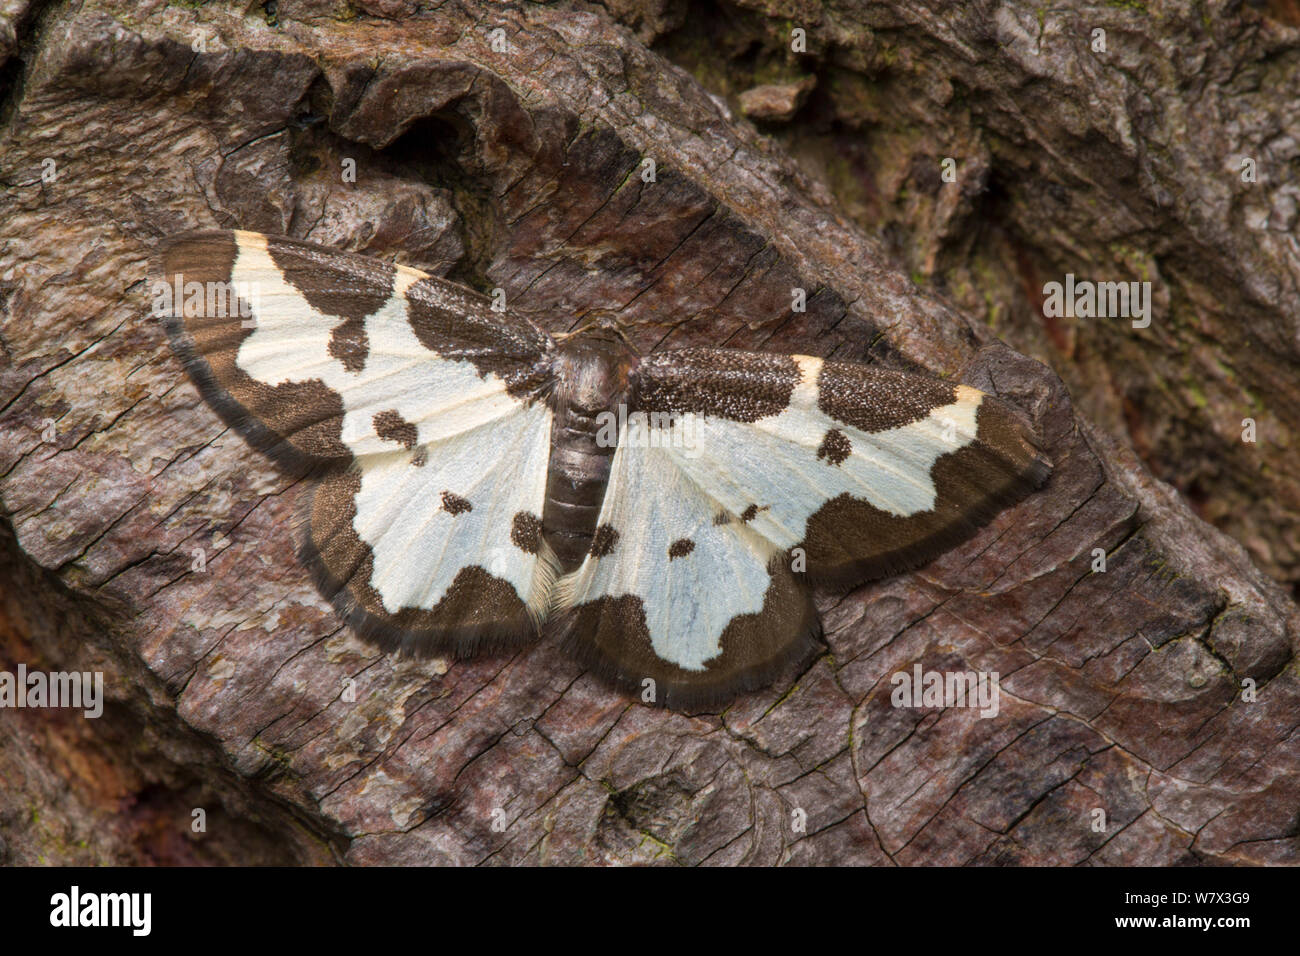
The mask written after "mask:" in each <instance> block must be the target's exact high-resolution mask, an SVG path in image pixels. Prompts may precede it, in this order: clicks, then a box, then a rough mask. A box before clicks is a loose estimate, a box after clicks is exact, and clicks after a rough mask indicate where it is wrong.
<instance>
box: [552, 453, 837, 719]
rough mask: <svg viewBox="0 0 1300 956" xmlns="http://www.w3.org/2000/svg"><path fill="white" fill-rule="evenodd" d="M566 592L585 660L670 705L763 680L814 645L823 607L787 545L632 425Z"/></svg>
mask: <svg viewBox="0 0 1300 956" xmlns="http://www.w3.org/2000/svg"><path fill="white" fill-rule="evenodd" d="M557 603H558V604H559V605H560V606H561V607H564V608H571V609H572V611H571V612H570V616H569V617H568V619H567V622H566V644H567V645H568V647H569V648H570V649H571V650H572V651H573V653H575V654H576V655H577V656H578V657H579V659H580V660H582V661H583V662H584V663H586V664H587V665H588V666H590V667H592V668H593V669H595V670H597V671H598V672H600V673H602V674H605V675H606V676H609V677H612V678H613V679H615V680H617V681H618V682H619V683H620V684H622V685H623V686H624V687H626V688H627V689H629V690H632V691H634V692H642V693H643V696H646V699H647V700H651V699H652V700H653V702H655V703H659V704H666V705H668V706H674V707H680V706H694V705H700V704H709V703H715V702H718V701H719V700H721V699H722V698H723V697H724V696H725V695H727V694H730V693H732V692H735V691H737V690H743V689H751V688H754V687H760V686H763V685H764V684H767V683H769V682H770V681H771V680H772V679H773V678H774V677H776V676H777V673H778V672H779V671H780V670H781V669H782V668H783V667H784V666H785V665H787V664H789V663H791V659H792V658H795V657H808V656H811V655H812V653H813V652H814V651H815V650H816V649H817V643H816V634H817V631H818V628H819V624H818V621H817V615H816V611H815V610H814V608H813V606H812V602H811V600H810V598H809V595H808V593H807V591H806V589H805V588H804V587H803V585H802V583H801V582H800V581H799V580H798V579H797V576H796V575H795V574H793V573H792V572H791V570H790V568H789V566H788V564H787V563H786V562H785V560H784V556H783V555H782V554H780V553H779V551H778V549H776V548H774V547H773V546H772V544H771V543H770V542H768V541H766V540H764V539H763V538H762V537H761V536H759V535H757V534H755V533H754V532H753V530H752V529H750V528H749V527H747V526H746V525H745V524H744V523H743V522H741V521H738V520H735V521H733V520H730V519H729V516H727V515H725V514H723V513H721V512H720V511H719V508H718V506H717V504H716V503H715V502H714V501H713V500H711V499H710V498H709V497H708V496H707V495H705V494H703V493H701V491H700V489H699V488H698V487H696V486H695V485H694V483H693V482H692V481H691V480H690V479H689V478H688V477H687V476H686V474H685V473H684V472H683V471H682V470H681V469H680V467H679V466H678V465H677V464H676V462H675V461H674V460H673V458H672V456H671V454H670V453H669V451H668V450H666V449H664V448H658V447H647V446H645V445H644V444H640V443H638V442H637V441H636V439H635V436H632V440H631V441H630V440H629V436H628V433H627V430H626V429H624V430H623V431H622V432H621V433H620V435H619V447H618V450H617V451H616V452H615V454H614V461H613V464H612V467H611V473H610V479H609V486H608V488H607V489H606V492H605V500H604V502H603V504H602V508H601V515H600V523H599V525H598V527H597V529H596V533H595V536H594V538H593V541H592V548H591V553H590V554H589V555H588V556H587V558H586V559H585V560H584V561H583V563H582V564H581V566H580V567H579V568H578V569H577V571H575V572H574V573H573V574H571V575H568V576H567V577H565V578H563V579H562V581H561V584H560V586H559V588H558V591H557ZM647 680H653V681H654V684H653V685H647V684H646V683H645V682H646V681H647ZM647 689H653V697H652V698H651V697H650V696H647V695H645V694H644V692H645V691H646V690H647Z"/></svg>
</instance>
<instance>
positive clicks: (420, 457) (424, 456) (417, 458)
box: [411, 445, 429, 468]
mask: <svg viewBox="0 0 1300 956" xmlns="http://www.w3.org/2000/svg"><path fill="white" fill-rule="evenodd" d="M428 462H429V449H427V448H425V447H424V446H423V445H421V446H420V447H419V448H417V449H415V454H414V455H412V456H411V464H412V465H414V466H415V467H416V468H423V467H424V466H425V465H426V464H428Z"/></svg>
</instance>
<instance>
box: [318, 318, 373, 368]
mask: <svg viewBox="0 0 1300 956" xmlns="http://www.w3.org/2000/svg"><path fill="white" fill-rule="evenodd" d="M327 348H328V350H329V353H330V355H331V356H333V357H334V358H336V359H338V360H339V361H340V362H342V363H343V367H344V368H345V369H347V370H348V371H349V372H360V371H362V370H364V369H365V367H366V356H367V355H369V354H370V347H369V344H368V343H367V340H366V320H365V319H359V318H351V319H348V320H347V321H346V322H342V323H340V324H339V325H336V326H334V330H333V331H332V332H330V343H329V345H328V346H327Z"/></svg>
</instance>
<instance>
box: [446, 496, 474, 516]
mask: <svg viewBox="0 0 1300 956" xmlns="http://www.w3.org/2000/svg"><path fill="white" fill-rule="evenodd" d="M442 510H443V511H445V512H447V513H448V514H451V515H459V514H464V513H465V512H467V511H473V510H474V506H473V505H472V504H470V503H469V499H468V498H462V497H461V496H460V495H457V494H453V493H452V492H450V491H444V492H443V493H442Z"/></svg>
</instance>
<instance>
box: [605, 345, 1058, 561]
mask: <svg viewBox="0 0 1300 956" xmlns="http://www.w3.org/2000/svg"><path fill="white" fill-rule="evenodd" d="M630 404H631V406H632V407H634V408H636V409H639V410H641V411H643V412H645V413H647V414H648V416H649V417H650V419H651V424H652V425H653V419H654V416H655V415H659V416H661V417H668V416H676V417H678V422H677V424H675V425H672V426H671V427H670V428H668V429H667V431H672V430H673V429H677V430H678V431H679V432H680V434H679V436H678V437H679V439H681V438H687V437H689V439H690V442H689V444H690V445H691V446H692V447H677V448H671V449H670V454H671V456H672V458H673V460H674V461H675V462H676V463H677V464H678V466H679V467H680V468H681V470H682V471H683V472H684V473H685V474H686V475H687V476H688V477H689V478H690V480H691V481H692V482H694V484H695V485H696V486H697V487H698V488H700V490H701V491H702V492H703V493H704V494H706V495H708V496H709V497H710V498H712V499H713V500H714V501H716V502H717V503H718V505H719V507H720V508H721V509H722V510H723V511H725V512H726V513H727V514H729V515H731V516H732V517H733V518H737V519H740V520H741V521H742V522H743V523H744V524H745V525H746V526H747V527H749V528H750V529H751V530H752V531H753V532H754V533H756V534H758V535H759V536H761V537H762V538H763V539H765V540H766V541H768V542H770V543H771V544H772V546H773V547H775V548H777V549H778V550H780V551H781V552H782V553H787V554H790V555H791V558H792V560H794V561H795V564H796V567H797V566H798V561H797V559H798V558H799V557H801V556H802V558H803V559H804V560H805V561H806V573H807V575H808V576H809V577H810V578H811V579H812V580H814V581H817V582H828V583H833V584H838V585H842V586H843V585H850V584H856V583H859V582H861V581H865V580H869V579H871V578H877V577H883V576H886V575H890V574H896V573H899V572H901V571H904V570H907V569H910V568H913V567H917V566H919V565H921V564H924V563H926V562H927V561H929V560H931V559H932V558H934V557H935V556H937V555H938V554H940V553H941V552H943V551H945V550H947V549H949V548H951V547H953V546H954V545H956V544H958V543H960V542H961V541H963V540H965V539H966V538H968V537H970V536H971V535H972V534H974V532H975V531H976V530H978V528H979V527H981V526H982V525H984V524H986V523H987V522H988V521H989V520H990V519H991V518H992V517H993V516H994V515H995V514H997V513H998V512H999V511H1000V510H1002V509H1003V508H1005V507H1006V506H1008V505H1010V504H1012V503H1014V502H1016V501H1018V500H1020V499H1021V498H1023V497H1024V496H1026V495H1027V494H1028V493H1029V492H1030V491H1032V490H1033V489H1035V488H1037V487H1038V486H1040V485H1041V484H1042V483H1043V482H1044V481H1045V480H1046V478H1047V476H1048V474H1049V473H1050V470H1051V465H1050V463H1049V462H1048V461H1047V460H1046V459H1045V458H1044V457H1043V456H1042V454H1041V453H1040V452H1039V450H1038V448H1037V447H1036V445H1035V444H1034V439H1033V436H1032V435H1031V434H1030V432H1029V430H1028V428H1026V426H1025V425H1024V424H1023V423H1022V422H1021V421H1020V419H1019V418H1018V417H1017V415H1016V414H1015V413H1014V412H1013V411H1012V410H1011V409H1010V407H1008V406H1007V405H1006V404H1004V403H1002V402H1000V401H999V400H998V399H996V398H994V397H992V396H990V395H987V394H985V393H983V392H981V391H979V390H977V389H974V388H970V387H968V386H965V385H955V384H952V383H950V382H942V381H939V380H937V379H932V378H929V377H926V376H920V375H910V374H906V373H903V372H896V371H891V370H886V369H880V368H875V367H872V366H867V365H858V364H853V363H843V362H825V361H823V360H821V359H818V358H812V357H809V356H788V355H773V354H766V353H756V352H741V351H734V350H727V349H686V350H682V351H678V352H665V353H660V354H655V355H650V356H648V357H646V358H645V359H643V360H642V361H641V363H640V365H639V366H638V368H637V369H636V372H635V375H634V382H633V399H632V401H631V403H630ZM651 431H652V432H653V431H654V429H653V428H652V429H651ZM678 444H679V445H685V444H687V443H685V442H682V441H679V442H678ZM795 549H801V550H795Z"/></svg>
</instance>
